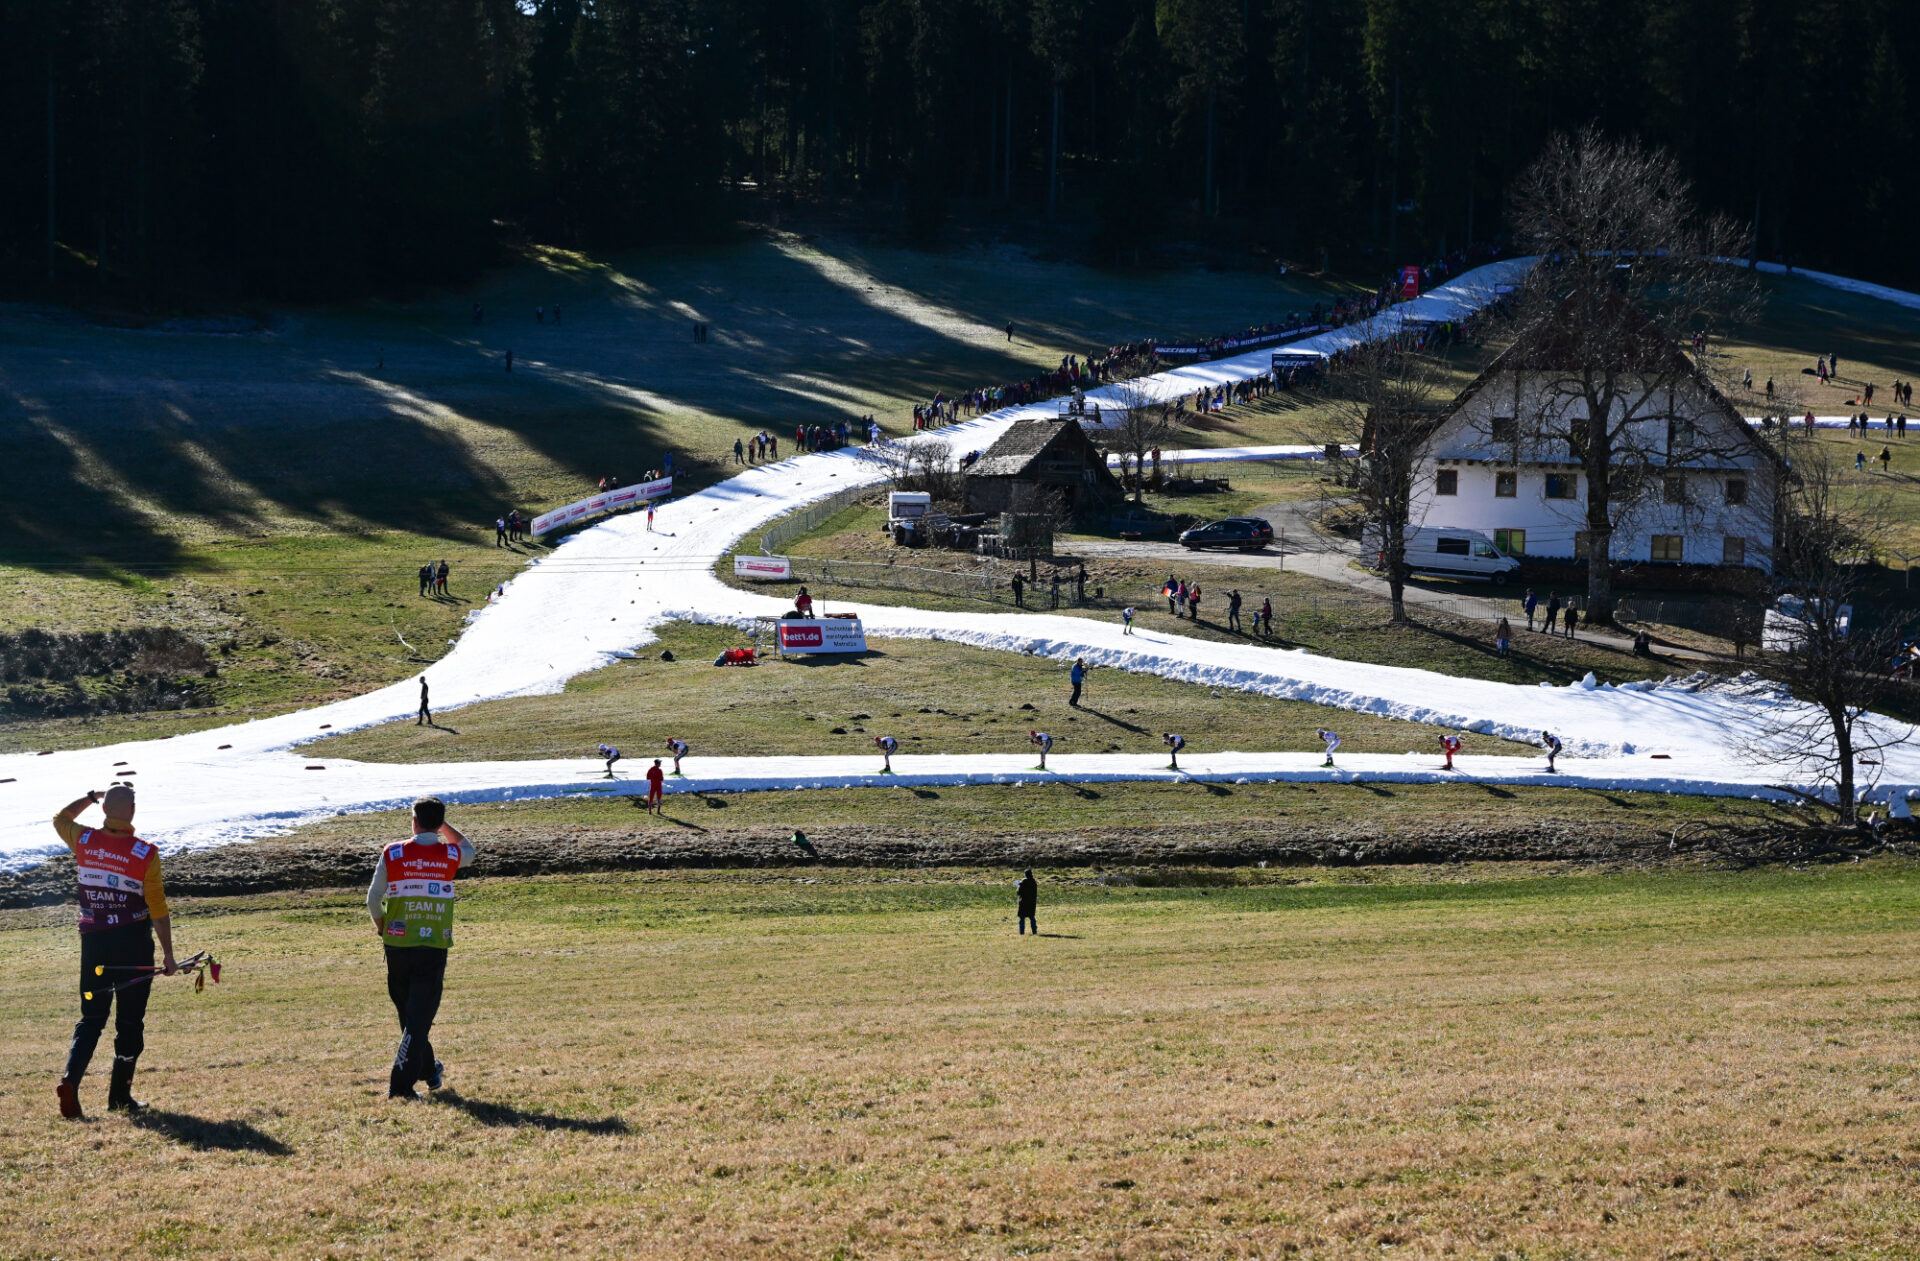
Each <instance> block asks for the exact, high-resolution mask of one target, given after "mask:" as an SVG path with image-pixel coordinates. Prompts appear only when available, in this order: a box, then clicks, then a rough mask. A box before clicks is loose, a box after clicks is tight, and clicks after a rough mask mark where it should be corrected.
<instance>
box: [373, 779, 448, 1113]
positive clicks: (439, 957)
mask: <svg viewBox="0 0 1920 1261" xmlns="http://www.w3.org/2000/svg"><path fill="white" fill-rule="evenodd" d="M472 861H473V846H472V845H471V844H469V843H468V841H467V838H466V837H464V836H462V835H460V833H458V832H456V831H455V830H454V829H453V826H452V825H451V824H449V823H448V822H447V807H446V803H444V802H442V801H441V800H440V799H439V798H438V797H422V798H420V800H418V801H416V802H414V803H413V837H412V839H410V840H405V841H396V842H394V843H393V844H391V845H388V846H387V847H386V848H385V849H383V850H381V851H380V857H379V858H378V859H377V860H376V861H375V862H374V865H373V882H372V883H371V884H369V885H368V886H367V914H368V915H369V916H370V917H371V918H372V919H373V929H374V932H375V933H376V934H378V935H379V937H380V940H381V942H382V943H383V947H384V950H385V953H386V957H387V997H388V998H389V999H391V1000H392V1001H393V1010H394V1014H395V1015H397V1016H398V1017H399V1018H400V1049H399V1050H398V1051H396V1052H395V1053H394V1057H393V1069H392V1071H391V1073H389V1075H388V1077H387V1098H389V1099H418V1098H419V1097H420V1096H419V1095H418V1094H417V1093H416V1092H415V1091H414V1086H415V1085H416V1084H418V1083H420V1082H425V1083H427V1089H428V1090H438V1089H440V1079H441V1073H442V1065H441V1063H440V1061H439V1060H437V1059H435V1058H434V1055H433V1043H432V1042H431V1041H430V1040H429V1039H430V1035H431V1033H432V1031H433V1019H434V1017H435V1016H436V1015H437V1014H439V1011H440V994H441V990H442V988H443V987H444V985H445V983H446V978H447V950H448V948H449V947H450V946H452V945H453V880H454V876H455V875H457V874H458V873H459V871H460V869H461V868H463V867H465V866H466V865H467V864H468V863H471V862H472Z"/></svg>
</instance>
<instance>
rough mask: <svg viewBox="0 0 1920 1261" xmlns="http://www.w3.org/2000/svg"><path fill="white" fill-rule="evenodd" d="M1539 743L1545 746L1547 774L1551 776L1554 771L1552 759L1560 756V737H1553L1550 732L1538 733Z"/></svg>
mask: <svg viewBox="0 0 1920 1261" xmlns="http://www.w3.org/2000/svg"><path fill="white" fill-rule="evenodd" d="M1540 743H1541V744H1543V745H1545V746H1546V750H1547V773H1548V774H1552V773H1553V771H1554V765H1553V759H1555V758H1557V757H1559V756H1560V737H1559V736H1556V735H1554V734H1553V733H1552V732H1551V731H1543V732H1541V733H1540Z"/></svg>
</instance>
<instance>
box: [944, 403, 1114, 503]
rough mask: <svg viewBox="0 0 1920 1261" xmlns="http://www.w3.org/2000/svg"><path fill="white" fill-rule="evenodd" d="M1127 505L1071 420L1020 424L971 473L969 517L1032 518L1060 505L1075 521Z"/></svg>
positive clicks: (1099, 454)
mask: <svg viewBox="0 0 1920 1261" xmlns="http://www.w3.org/2000/svg"><path fill="white" fill-rule="evenodd" d="M1125 499H1126V490H1125V489H1124V488H1123V487H1122V486H1121V485H1120V479H1119V478H1117V477H1115V476H1114V475H1113V474H1112V473H1111V472H1109V471H1108V469H1107V457H1106V456H1105V455H1104V454H1103V453H1102V452H1101V451H1100V450H1099V448H1097V447H1095V446H1094V445H1093V443H1092V441H1091V440H1089V439H1088V437H1087V435H1086V432H1085V431H1084V430H1082V429H1081V428H1080V424H1079V422H1078V421H1073V420H1068V421H1054V420H1021V421H1016V422H1014V424H1013V427H1012V428H1010V429H1008V430H1007V432H1006V433H1004V434H1002V435H1001V436H1000V441H998V442H996V443H994V444H993V445H992V446H990V447H988V448H987V449H986V451H984V452H983V453H981V456H980V458H979V459H978V460H975V461H974V462H973V466H972V467H971V468H969V469H968V470H967V511H968V512H1033V511H1040V510H1044V509H1046V508H1048V507H1049V506H1050V502H1057V503H1058V505H1059V506H1060V507H1061V508H1062V509H1064V510H1065V511H1067V512H1069V513H1072V514H1074V515H1076V516H1077V515H1080V514H1082V513H1086V512H1093V511H1104V510H1106V509H1108V508H1111V507H1113V506H1115V505H1117V504H1120V503H1122V502H1123V501H1124V500H1125Z"/></svg>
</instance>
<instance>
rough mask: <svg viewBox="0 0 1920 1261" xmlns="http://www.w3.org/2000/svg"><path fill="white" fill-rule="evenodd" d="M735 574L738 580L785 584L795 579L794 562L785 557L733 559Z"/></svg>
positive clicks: (741, 557) (743, 556)
mask: <svg viewBox="0 0 1920 1261" xmlns="http://www.w3.org/2000/svg"><path fill="white" fill-rule="evenodd" d="M733 574H734V577H736V578H760V579H763V580H765V581H768V582H773V581H780V582H785V581H788V580H790V579H791V578H792V577H793V562H792V561H790V560H788V559H787V558H786V557H784V556H746V555H740V556H735V557H734V558H733Z"/></svg>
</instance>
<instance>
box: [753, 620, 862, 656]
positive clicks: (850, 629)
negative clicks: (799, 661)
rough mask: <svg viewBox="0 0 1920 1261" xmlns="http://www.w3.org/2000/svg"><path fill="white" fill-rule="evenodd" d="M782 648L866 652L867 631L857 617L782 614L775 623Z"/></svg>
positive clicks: (783, 649) (782, 649) (795, 650)
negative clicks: (791, 615) (804, 618)
mask: <svg viewBox="0 0 1920 1261" xmlns="http://www.w3.org/2000/svg"><path fill="white" fill-rule="evenodd" d="M774 626H775V628H776V635H777V637H778V641H779V645H780V651H781V652H865V651H866V650H867V633H866V631H865V630H863V629H862V628H861V626H860V623H859V621H858V620H857V619H855V618H848V617H823V618H817V619H809V620H803V619H801V618H797V617H791V618H782V619H780V620H779V621H778V622H776V623H774Z"/></svg>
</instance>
